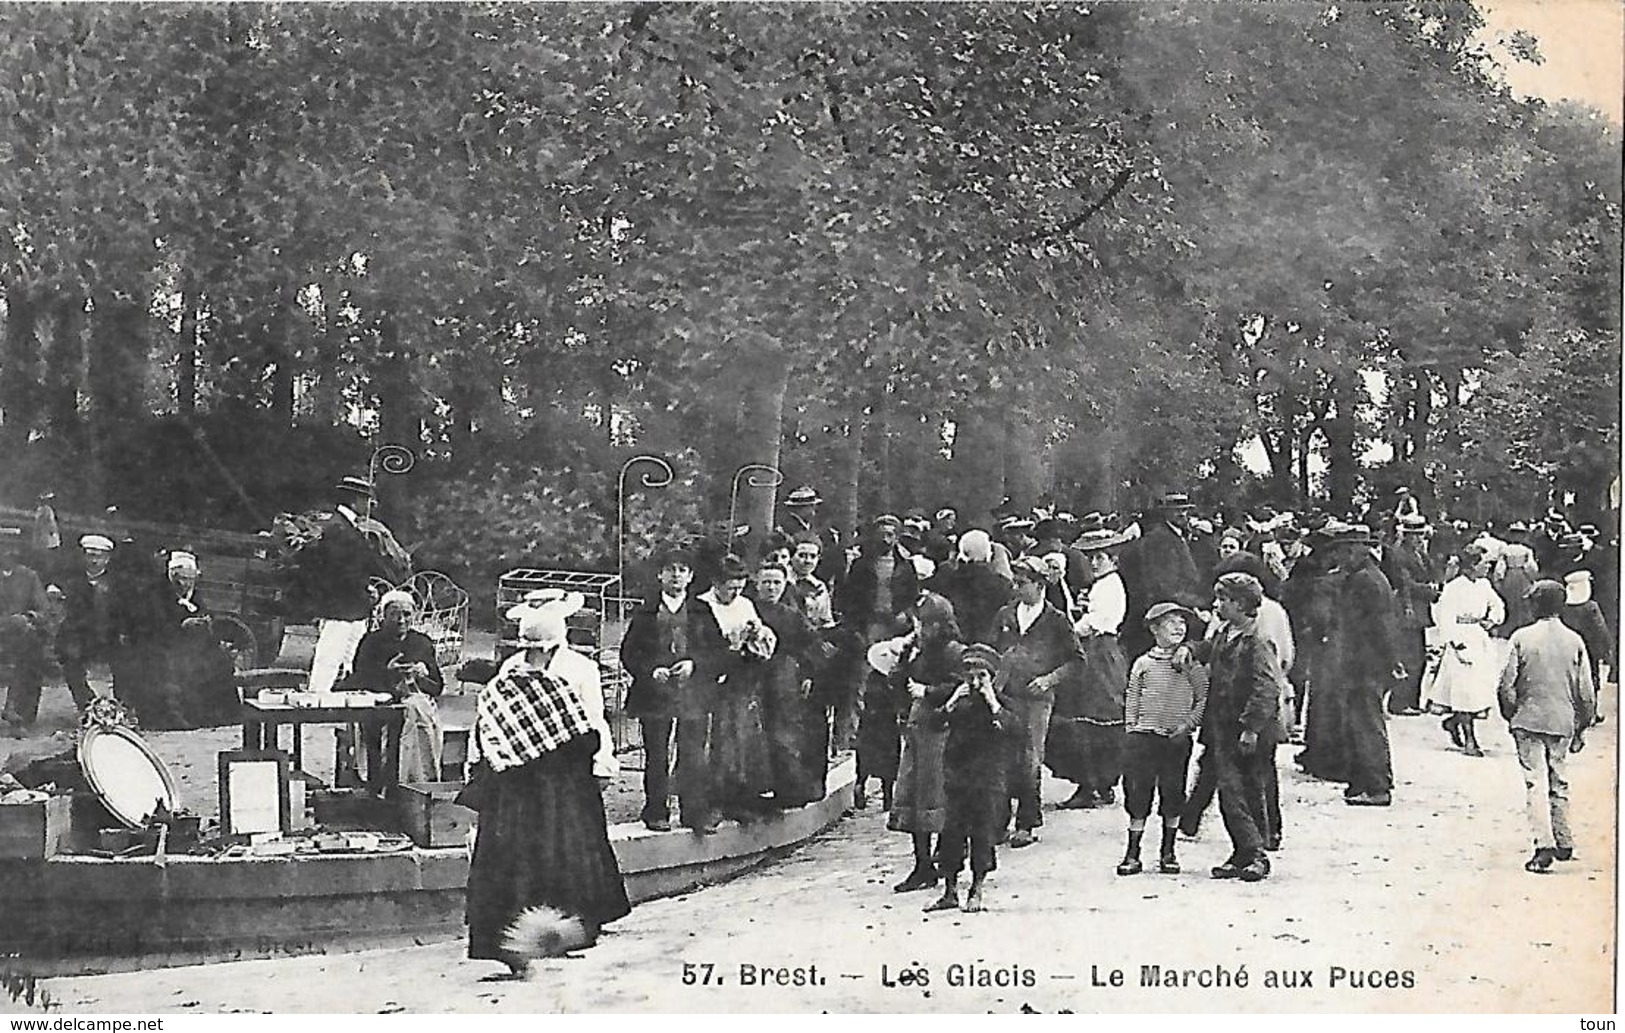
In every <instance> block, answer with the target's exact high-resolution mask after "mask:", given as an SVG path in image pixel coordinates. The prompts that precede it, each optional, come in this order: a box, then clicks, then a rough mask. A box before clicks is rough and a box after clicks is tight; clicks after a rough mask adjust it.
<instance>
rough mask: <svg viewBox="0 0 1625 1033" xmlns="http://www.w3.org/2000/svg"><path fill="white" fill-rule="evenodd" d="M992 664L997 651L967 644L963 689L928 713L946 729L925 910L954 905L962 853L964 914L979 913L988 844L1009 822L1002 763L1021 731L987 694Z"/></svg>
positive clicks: (990, 851)
mask: <svg viewBox="0 0 1625 1033" xmlns="http://www.w3.org/2000/svg"><path fill="white" fill-rule="evenodd" d="M998 664H999V653H998V651H997V650H995V649H994V648H993V647H992V646H988V645H984V644H982V643H975V644H973V645H970V646H966V647H965V650H964V653H963V654H962V656H961V657H960V667H961V669H962V670H963V671H964V681H963V683H961V684H960V685H959V687H958V688H956V689H955V690H954V691H953V694H952V695H951V696H949V697H948V700H947V702H945V703H943V704H942V706H940V707H938V708H936V709H935V710H934V711H933V712H932V713H931V714H929V715H928V726H929V727H935V728H946V729H947V730H948V741H947V743H946V744H945V745H944V747H943V751H942V774H943V779H942V782H943V789H944V792H945V794H946V797H947V808H946V814H945V816H944V819H943V829H942V835H941V837H940V838H939V839H938V843H937V866H938V870H939V871H940V872H941V873H942V877H943V889H942V896H941V897H939V898H937V899H936V900H935V901H933V902H932V903H930V904H927V905H926V906H925V910H927V911H948V910H951V909H953V908H957V907H958V906H959V870H960V868H961V867H962V866H963V865H964V863H965V852H966V848H967V847H968V848H969V851H970V873H971V884H970V894H969V896H967V897H966V898H965V910H966V911H971V912H974V911H980V910H982V879H983V878H985V877H986V875H987V873H988V871H989V869H991V868H992V867H993V846H994V844H995V843H997V842H998V840H999V839H1000V838H1001V837H1002V836H1003V835H1004V828H1005V825H1006V824H1008V823H1009V821H1010V792H1009V764H1008V758H1009V756H1010V754H1011V753H1012V752H1013V751H1012V741H1013V737H1014V736H1015V735H1018V734H1020V733H1021V730H1022V726H1021V723H1020V721H1019V719H1017V718H1016V716H1015V715H1014V714H1013V713H1012V712H1011V711H1010V710H1008V709H1007V708H1005V707H1004V706H1003V705H1002V704H1001V703H1000V701H999V698H998V696H997V695H995V694H994V692H993V669H994V668H995V667H997V666H998Z"/></svg>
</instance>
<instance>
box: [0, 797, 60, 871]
mask: <svg viewBox="0 0 1625 1033" xmlns="http://www.w3.org/2000/svg"><path fill="white" fill-rule="evenodd" d="M72 800H73V797H71V796H66V795H64V796H53V797H51V798H50V799H48V800H42V801H40V802H39V803H9V804H0V858H4V859H6V860H17V859H36V858H43V857H53V856H55V855H56V854H59V853H62V852H64V851H65V850H67V849H68V847H69V833H70V830H71V828H72V821H71V802H72Z"/></svg>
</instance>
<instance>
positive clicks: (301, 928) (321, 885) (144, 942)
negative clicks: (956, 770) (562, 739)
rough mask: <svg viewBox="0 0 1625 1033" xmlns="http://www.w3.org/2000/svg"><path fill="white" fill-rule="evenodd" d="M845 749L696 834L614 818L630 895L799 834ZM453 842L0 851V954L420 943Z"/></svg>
mask: <svg viewBox="0 0 1625 1033" xmlns="http://www.w3.org/2000/svg"><path fill="white" fill-rule="evenodd" d="M855 774H856V772H855V768H854V764H853V761H852V758H851V757H850V755H848V756H847V757H846V758H845V759H843V760H842V761H840V762H838V763H836V764H834V765H832V767H831V770H830V774H829V779H828V783H827V788H826V793H825V797H824V799H823V800H821V801H819V802H817V803H811V804H808V805H807V806H805V807H801V808H797V809H796V810H793V811H785V812H782V813H780V814H777V815H774V816H772V817H768V818H765V819H763V820H762V821H759V822H753V823H751V824H749V825H739V824H736V823H733V822H728V823H726V824H724V825H723V826H722V828H720V829H718V830H717V831H716V832H715V833H713V834H711V835H708V836H702V835H699V834H697V833H694V832H690V831H687V830H674V831H671V832H651V831H649V830H648V829H646V828H644V827H643V826H642V825H640V824H638V825H633V824H625V825H616V826H613V827H612V828H611V829H610V841H611V843H612V844H613V845H614V847H615V855H616V857H617V858H618V859H619V861H620V865H621V871H622V872H623V874H624V875H625V877H626V889H627V894H628V895H629V896H630V897H631V898H632V901H633V903H634V904H636V903H639V902H641V901H645V900H653V899H656V898H658V897H667V896H674V895H676V894H679V893H683V892H685V891H687V890H691V889H694V888H695V887H698V886H703V885H705V884H707V883H712V882H717V881H720V880H723V879H727V878H730V877H732V876H734V875H737V874H739V873H740V872H742V871H744V870H746V869H748V868H750V867H752V866H754V865H757V864H760V863H762V862H763V861H764V860H768V859H770V858H773V857H776V856H779V855H781V854H783V853H785V852H787V851H789V850H791V849H793V848H794V847H796V846H797V845H799V844H801V843H804V842H806V841H807V840H809V839H811V838H812V837H814V836H816V835H818V834H819V833H820V832H822V831H824V830H825V829H827V828H829V827H830V826H831V825H833V824H835V822H837V821H839V820H840V817H841V814H842V813H843V812H844V811H845V810H846V809H847V808H849V807H850V806H851V802H852V785H853V781H854V778H855ZM467 881H468V855H467V852H466V851H465V850H464V849H462V848H447V849H441V850H425V849H418V850H411V851H407V852H403V853H398V854H384V855H373V856H366V855H339V856H326V857H322V856H316V857H299V858H285V857H274V858H247V859H234V860H216V859H210V858H203V857H190V856H175V857H167V858H165V859H164V860H163V863H158V862H157V860H156V859H154V858H151V857H146V858H126V859H118V860H104V859H101V858H95V857H84V856H76V855H65V856H59V857H53V858H50V859H48V860H45V861H0V955H5V954H14V955H16V956H17V960H16V961H15V962H14V963H12V967H14V968H17V969H21V970H25V971H28V972H31V973H33V974H35V975H67V974H93V973H100V972H110V971H119V970H125V969H134V968H158V967H163V966H168V965H186V964H197V963H200V962H206V961H221V960H235V959H239V958H264V957H274V956H277V955H287V954H312V953H324V952H327V951H335V950H355V949H361V948H366V947H378V946H388V945H399V944H405V943H427V942H431V941H435V940H444V939H447V938H452V937H456V936H460V935H462V931H463V894H464V887H465V885H466V884H467Z"/></svg>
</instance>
